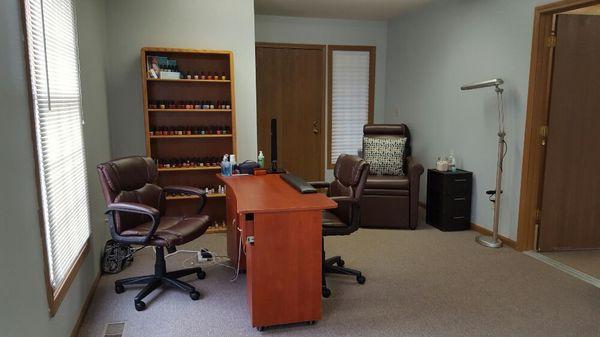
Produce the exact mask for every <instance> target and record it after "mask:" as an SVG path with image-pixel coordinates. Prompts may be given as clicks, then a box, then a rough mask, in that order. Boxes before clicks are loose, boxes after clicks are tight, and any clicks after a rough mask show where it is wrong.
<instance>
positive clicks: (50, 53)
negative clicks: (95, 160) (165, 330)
mask: <svg viewBox="0 0 600 337" xmlns="http://www.w3.org/2000/svg"><path fill="white" fill-rule="evenodd" d="M74 11H75V9H74V6H73V2H72V0H26V1H25V20H26V26H27V44H28V52H29V68H30V73H31V92H32V98H33V109H34V123H35V133H36V135H35V136H36V147H37V160H38V168H39V181H40V194H41V198H40V199H41V204H42V205H41V207H42V208H43V216H44V226H45V231H44V233H45V240H46V250H47V259H48V268H49V277H50V283H51V285H52V287H53V288H54V289H55V290H56V289H57V288H58V287H59V286H60V285H61V284H62V282H63V281H64V280H65V278H66V276H67V274H68V273H69V270H70V269H71V268H72V266H73V264H74V263H75V261H76V260H77V257H78V256H79V254H80V252H81V251H82V249H83V247H84V245H85V243H86V241H87V239H88V237H89V235H90V219H89V204H88V188H87V177H86V166H85V150H84V143H83V127H82V124H83V118H82V111H81V92H80V86H79V57H78V50H77V30H76V23H75V12H74Z"/></svg>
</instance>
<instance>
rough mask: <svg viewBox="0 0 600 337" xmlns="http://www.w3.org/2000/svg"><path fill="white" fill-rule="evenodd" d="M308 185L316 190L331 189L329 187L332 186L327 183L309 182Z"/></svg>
mask: <svg viewBox="0 0 600 337" xmlns="http://www.w3.org/2000/svg"><path fill="white" fill-rule="evenodd" d="M307 184H309V185H311V186H312V187H314V188H329V186H330V185H331V184H330V183H328V182H326V181H309V182H307Z"/></svg>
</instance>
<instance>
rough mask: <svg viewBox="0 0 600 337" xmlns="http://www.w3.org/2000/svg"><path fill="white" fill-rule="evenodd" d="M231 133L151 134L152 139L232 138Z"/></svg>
mask: <svg viewBox="0 0 600 337" xmlns="http://www.w3.org/2000/svg"><path fill="white" fill-rule="evenodd" d="M231 137H233V136H232V135H230V134H227V135H174V136H150V138H152V139H178V138H179V139H181V138H231Z"/></svg>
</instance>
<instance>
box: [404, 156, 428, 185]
mask: <svg viewBox="0 0 600 337" xmlns="http://www.w3.org/2000/svg"><path fill="white" fill-rule="evenodd" d="M406 161H407V165H406V167H407V171H408V172H407V175H408V176H409V178H411V179H412V177H420V176H421V175H422V174H423V172H424V171H425V169H424V168H423V165H421V164H420V163H417V162H416V161H415V160H414V159H413V157H410V156H409V157H406Z"/></svg>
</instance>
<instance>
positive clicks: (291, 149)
mask: <svg viewBox="0 0 600 337" xmlns="http://www.w3.org/2000/svg"><path fill="white" fill-rule="evenodd" d="M324 56H325V52H324V46H314V45H287V44H285V45H279V44H277V45H276V44H261V43H259V44H257V45H256V97H257V108H258V111H257V123H258V148H259V149H260V150H262V151H263V153H264V155H265V166H267V167H270V163H271V156H270V152H271V151H270V149H271V119H273V118H276V119H277V146H278V151H277V152H278V167H279V168H282V169H285V170H288V171H290V172H291V173H293V174H295V175H298V176H300V177H302V178H304V179H306V180H321V179H322V178H323V175H324V160H325V159H324V150H325V149H324V147H325V145H324V140H323V133H322V130H323V120H324V117H323V115H324V106H325V95H324V91H325V61H324V60H325V59H324Z"/></svg>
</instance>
